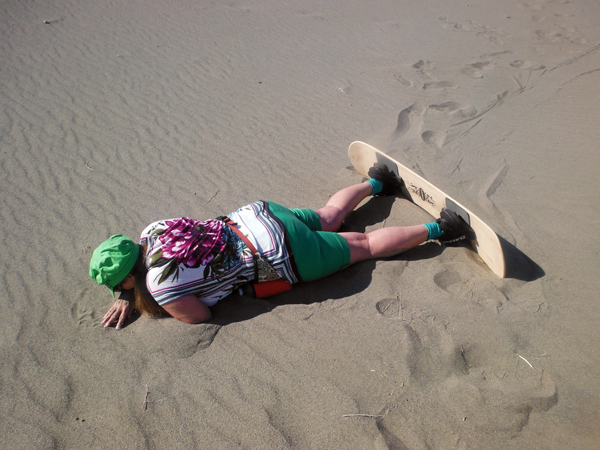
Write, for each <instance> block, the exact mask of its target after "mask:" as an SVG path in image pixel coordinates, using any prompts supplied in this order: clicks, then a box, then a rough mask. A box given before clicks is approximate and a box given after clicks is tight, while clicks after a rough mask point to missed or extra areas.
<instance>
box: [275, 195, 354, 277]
mask: <svg viewBox="0 0 600 450" xmlns="http://www.w3.org/2000/svg"><path fill="white" fill-rule="evenodd" d="M268 205H269V209H270V211H271V212H272V213H273V215H274V216H275V217H277V218H278V219H279V220H280V221H281V222H282V224H283V226H284V227H285V230H286V242H287V243H289V247H291V248H290V250H291V252H292V254H293V258H294V261H295V263H296V268H297V269H298V272H299V274H298V275H300V278H301V280H302V281H311V280H316V279H318V278H323V277H325V276H327V275H331V274H332V273H334V272H337V271H338V270H341V269H343V268H345V267H347V266H348V265H349V264H350V247H349V246H348V243H347V242H346V240H345V239H344V238H343V237H342V236H341V235H339V234H338V233H333V232H330V231H322V228H321V222H320V221H319V216H318V215H317V213H316V212H315V211H313V210H312V209H289V208H286V207H285V206H281V205H279V204H277V203H273V202H268Z"/></svg>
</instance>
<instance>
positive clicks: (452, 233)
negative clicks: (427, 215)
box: [436, 208, 475, 245]
mask: <svg viewBox="0 0 600 450" xmlns="http://www.w3.org/2000/svg"><path fill="white" fill-rule="evenodd" d="M436 222H437V223H438V224H439V225H440V229H441V230H442V231H443V232H444V234H442V235H441V236H440V237H439V238H438V241H440V243H442V244H444V245H448V244H452V243H455V242H458V241H462V240H464V239H468V240H471V239H475V232H474V231H473V228H471V227H470V226H469V224H467V222H465V221H464V220H463V218H462V217H460V216H459V215H458V214H456V213H455V212H454V211H451V210H449V209H446V208H442V212H441V213H440V218H439V219H437V220H436Z"/></svg>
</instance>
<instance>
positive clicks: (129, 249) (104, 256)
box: [90, 234, 140, 295]
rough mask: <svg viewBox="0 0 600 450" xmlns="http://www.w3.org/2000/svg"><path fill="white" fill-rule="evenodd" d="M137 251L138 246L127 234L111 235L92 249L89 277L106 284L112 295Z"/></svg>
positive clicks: (134, 260)
mask: <svg viewBox="0 0 600 450" xmlns="http://www.w3.org/2000/svg"><path fill="white" fill-rule="evenodd" d="M139 252H140V248H139V246H138V245H137V244H136V243H135V242H133V241H132V240H131V239H129V238H128V237H127V236H123V235H122V234H115V235H114V236H111V237H110V238H108V239H107V240H106V241H104V242H103V243H102V244H100V245H99V246H98V247H97V248H96V250H94V253H93V254H92V259H91V260H90V278H91V279H92V280H94V281H95V282H96V283H98V284H100V285H104V286H107V287H108V289H109V290H110V292H111V294H113V295H114V288H115V287H116V286H118V285H119V284H120V283H121V282H122V281H123V280H124V279H125V277H126V276H127V275H128V274H129V273H130V272H131V270H132V269H133V267H134V266H135V263H136V261H137V259H138V255H139Z"/></svg>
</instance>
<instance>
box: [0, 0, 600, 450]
mask: <svg viewBox="0 0 600 450" xmlns="http://www.w3.org/2000/svg"><path fill="white" fill-rule="evenodd" d="M596 3H597V2H594V1H592V0H583V1H576V2H574V1H551V0H548V1H543V0H534V1H526V2H525V1H519V0H517V1H512V0H511V1H508V2H491V1H489V0H478V1H474V2H468V3H464V2H463V3H460V2H450V3H448V2H440V1H437V0H426V1H421V2H401V3H398V2H391V1H387V0H384V1H380V2H375V3H373V2H371V3H364V2H355V1H344V2H341V1H334V2H327V3H321V2H311V1H302V2H286V3H282V2H274V1H263V2H253V1H237V0H235V1H230V2H227V3H220V2H217V3H211V2H204V1H202V2H190V1H186V0H184V1H181V2H176V3H168V2H160V1H152V2H141V1H133V2H123V1H121V0H114V1H111V2H108V3H83V2H77V1H75V0H69V1H68V2H45V3H38V2H13V3H6V2H5V3H4V4H3V5H2V6H0V30H1V32H2V40H1V44H0V61H1V62H0V95H1V96H2V107H1V108H0V167H1V170H0V174H1V176H2V183H1V186H2V196H1V201H2V207H1V208H0V217H1V219H2V224H3V230H4V232H3V233H2V244H3V245H2V248H3V251H2V253H1V254H0V261H1V263H2V267H3V269H4V270H3V272H2V278H1V286H2V290H1V292H2V293H1V294H0V304H1V306H2V311H3V316H2V327H0V330H1V331H0V349H1V352H2V361H3V363H2V365H1V367H0V380H1V381H0V405H1V407H0V414H1V415H0V446H1V447H2V448H40V449H43V448H107V447H113V446H115V445H118V446H120V447H123V448H156V449H161V448H182V449H188V448H215V449H216V448H228V449H230V448H273V449H275V448H277V449H279V448H290V449H303V448H348V449H354V448H376V449H386V448H387V449H406V448H410V449H425V448H435V449H445V448H448V449H449V448H452V449H470V448H509V449H510V448H514V449H524V448H556V449H559V448H560V449H564V448H578V449H579V448H586V449H587V448H590V449H591V448H595V447H596V446H597V443H598V442H599V441H600V435H599V434H598V428H597V424H598V423H600V416H599V413H598V411H600V381H599V379H598V376H597V374H598V371H599V367H598V361H600V346H599V345H598V342H599V340H598V338H599V337H600V336H599V333H598V327H597V322H598V319H599V315H598V312H597V311H598V308H597V307H596V299H597V292H598V288H599V287H600V286H599V281H598V280H599V277H598V267H599V266H600V265H599V262H600V261H599V258H598V251H597V245H595V244H594V242H595V240H594V236H595V235H596V234H597V233H598V231H600V230H599V222H598V219H597V214H596V213H597V210H598V208H597V207H596V206H595V205H597V204H598V202H599V200H600V198H599V196H600V189H599V188H598V183H597V179H598V167H600V161H599V160H598V158H599V157H598V152H597V143H598V142H599V141H600V135H599V132H598V127H597V126H596V121H597V120H596V118H597V117H598V113H599V112H600V111H599V108H598V103H597V100H596V97H597V96H596V95H594V94H595V92H596V91H597V86H598V82H599V81H600V78H599V77H600V51H599V49H600V44H599V43H600V35H599V32H598V29H597V26H596V23H597V19H598V17H600V10H599V9H600V7H599V6H598V5H597V4H596ZM354 140H363V141H365V142H368V143H370V144H372V145H375V146H377V147H378V148H380V149H381V150H384V151H386V152H389V153H390V154H391V155H392V156H393V157H394V158H396V159H398V160H399V161H401V162H402V163H404V164H406V165H407V166H408V167H411V168H414V169H415V170H416V171H417V172H418V173H420V174H421V175H423V176H424V177H426V178H427V179H428V180H429V181H431V182H433V183H434V184H436V185H437V186H439V187H440V188H441V189H443V190H444V191H446V192H448V193H449V194H450V195H452V196H453V197H455V198H457V199H458V200H459V201H460V202H461V203H464V204H465V205H466V206H468V207H469V208H470V209H472V210H473V211H474V212H476V213H477V214H478V215H480V216H481V217H482V218H484V219H485V220H486V221H487V222H488V223H489V224H490V225H491V226H492V227H493V228H494V230H496V231H497V232H498V234H499V235H500V237H501V238H502V240H503V242H504V246H505V249H506V252H507V261H508V262H509V267H508V277H507V278H506V279H504V280H501V279H498V278H496V277H495V276H494V275H493V274H491V273H490V272H489V271H488V270H487V269H486V267H485V266H484V265H483V264H482V263H481V262H480V261H478V260H477V258H476V257H474V256H473V254H472V253H470V252H468V251H467V250H466V249H464V248H443V247H440V246H439V245H437V244H435V243H428V244H425V245H423V246H421V247H419V248H417V249H413V250H411V251H409V252H407V253H405V254H404V255H401V256H399V257H397V258H392V259H389V260H381V261H369V262H365V263H362V264H359V265H356V266H353V267H350V268H349V269H347V270H346V271H343V272H340V273H338V274H336V275H334V276H332V277H330V278H327V279H325V280H319V281H317V282H313V283H309V284H306V285H302V286H298V287H295V288H294V290H292V291H291V292H289V293H286V294H282V295H280V296H278V297H276V298H273V299H267V300H257V299H249V298H244V297H241V298H240V297H234V298H230V299H227V300H224V301H222V302H220V303H219V304H218V305H217V306H216V307H215V308H214V311H213V313H214V320H213V321H211V322H210V323H208V324H201V325H197V326H190V325H185V324H183V323H178V322H176V321H175V320H171V319H162V320H150V319H146V318H137V317H136V318H134V320H132V321H131V322H130V323H129V324H128V325H127V326H126V327H125V328H124V329H123V330H122V331H120V332H115V330H112V329H110V330H104V329H103V328H102V327H101V326H100V320H101V318H102V316H103V315H104V313H105V312H106V310H107V308H108V307H109V303H110V298H109V296H108V294H107V293H106V292H103V291H104V290H103V289H101V288H100V287H98V286H96V285H94V284H93V282H92V281H91V280H90V279H89V277H88V276H87V267H88V262H89V258H90V255H91V251H92V250H93V248H94V247H95V246H96V245H97V244H98V243H99V242H101V241H102V240H103V239H105V238H107V237H108V236H110V235H111V234H114V233H124V234H127V235H129V236H131V237H133V238H135V237H136V236H138V235H139V233H140V231H141V230H142V229H143V228H144V227H145V226H146V225H147V224H148V223H150V222H152V221H154V220H159V219H165V218H170V217H177V216H182V215H189V216H191V217H195V218H199V219H204V218H212V217H216V216H218V215H222V214H225V213H229V212H231V211H233V210H235V209H236V208H238V207H239V206H242V205H244V204H246V203H249V202H251V201H254V200H257V199H261V198H265V199H270V200H273V201H277V202H280V203H283V204H286V205H287V206H290V207H319V206H321V205H322V204H324V203H325V202H326V201H327V198H328V196H329V195H331V194H332V193H333V192H335V191H336V190H337V189H340V188H342V187H344V186H347V185H349V184H352V183H355V182H360V181H361V177H360V176H359V175H357V174H356V173H354V172H353V171H351V170H348V169H347V167H348V165H349V161H348V158H347V153H346V150H347V146H348V144H349V143H350V142H352V141H354ZM428 220H431V218H430V217H429V216H428V215H427V214H426V213H424V212H423V211H421V210H419V209H418V208H415V207H414V206H413V205H411V204H409V203H408V202H407V201H405V200H403V199H390V198H376V199H369V200H368V201H365V202H364V203H363V204H362V205H361V206H360V207H359V208H358V210H357V211H356V212H355V213H353V215H352V216H351V217H350V218H349V219H348V221H347V223H346V224H345V227H346V228H345V229H347V230H356V231H365V230H371V229H374V228H378V227H382V226H392V225H409V224H414V223H422V222H425V221H428Z"/></svg>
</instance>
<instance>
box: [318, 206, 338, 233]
mask: <svg viewBox="0 0 600 450" xmlns="http://www.w3.org/2000/svg"><path fill="white" fill-rule="evenodd" d="M316 212H317V215H318V216H319V221H320V222H321V228H322V230H323V231H337V230H339V229H340V227H341V226H342V222H343V221H344V218H343V214H342V211H341V210H339V209H338V208H336V207H334V206H325V207H323V208H321V209H318V210H317V211H316Z"/></svg>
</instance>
